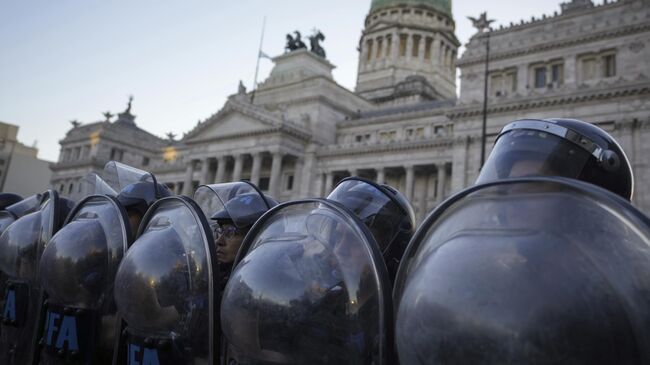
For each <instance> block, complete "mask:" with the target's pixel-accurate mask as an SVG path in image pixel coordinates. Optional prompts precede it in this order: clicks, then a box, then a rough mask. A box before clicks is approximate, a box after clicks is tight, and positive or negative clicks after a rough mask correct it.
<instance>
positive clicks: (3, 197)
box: [0, 193, 23, 210]
mask: <svg viewBox="0 0 650 365" xmlns="http://www.w3.org/2000/svg"><path fill="white" fill-rule="evenodd" d="M21 200H23V197H22V196H20V195H18V194H14V193H0V210H3V209H5V208H7V207H8V206H10V205H12V204H16V203H18V202H19V201H21Z"/></svg>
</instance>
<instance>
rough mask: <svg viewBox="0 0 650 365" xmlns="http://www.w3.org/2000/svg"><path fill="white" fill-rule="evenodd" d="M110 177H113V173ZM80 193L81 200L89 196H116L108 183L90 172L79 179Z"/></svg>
mask: <svg viewBox="0 0 650 365" xmlns="http://www.w3.org/2000/svg"><path fill="white" fill-rule="evenodd" d="M110 176H115V174H114V173H113V174H111V175H110ZM113 179H114V178H113ZM118 184H119V183H118ZM81 192H82V194H83V195H82V196H83V198H85V197H87V196H90V195H108V196H117V191H116V190H115V189H114V188H113V187H112V186H111V185H109V184H108V182H106V181H105V180H104V179H102V178H101V177H99V175H97V174H95V173H92V172H91V173H89V174H87V175H86V176H84V178H83V179H81Z"/></svg>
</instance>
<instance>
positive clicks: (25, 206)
mask: <svg viewBox="0 0 650 365" xmlns="http://www.w3.org/2000/svg"><path fill="white" fill-rule="evenodd" d="M57 195H58V194H57ZM42 199H43V194H34V195H32V196H29V197H27V198H25V199H23V200H21V201H19V202H17V203H14V204H12V205H10V206H8V207H7V208H5V210H6V211H8V212H10V213H11V214H12V215H13V216H14V217H15V219H18V218H20V217H22V216H24V215H27V214H29V213H33V212H35V211H37V210H38V209H39V207H40V204H41V200H42Z"/></svg>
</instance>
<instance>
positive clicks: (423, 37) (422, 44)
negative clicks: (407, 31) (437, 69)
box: [418, 34, 427, 62]
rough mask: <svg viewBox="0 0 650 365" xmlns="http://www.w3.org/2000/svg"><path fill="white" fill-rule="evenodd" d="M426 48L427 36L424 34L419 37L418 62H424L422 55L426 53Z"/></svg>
mask: <svg viewBox="0 0 650 365" xmlns="http://www.w3.org/2000/svg"><path fill="white" fill-rule="evenodd" d="M426 47H427V36H426V34H421V35H420V47H419V51H420V52H419V53H418V59H419V60H420V62H424V53H425V52H426Z"/></svg>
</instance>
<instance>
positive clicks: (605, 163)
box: [477, 119, 634, 200]
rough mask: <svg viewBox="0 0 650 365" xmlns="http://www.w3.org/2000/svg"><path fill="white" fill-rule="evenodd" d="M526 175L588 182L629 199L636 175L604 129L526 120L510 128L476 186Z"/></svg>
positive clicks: (577, 123)
mask: <svg viewBox="0 0 650 365" xmlns="http://www.w3.org/2000/svg"><path fill="white" fill-rule="evenodd" d="M525 176H563V177H568V178H572V179H578V180H582V181H586V182H589V183H592V184H595V185H598V186H601V187H603V188H605V189H607V190H610V191H612V192H614V193H616V194H619V195H620V196H622V197H623V198H625V199H627V200H631V199H632V194H633V192H634V177H633V173H632V167H631V165H630V162H629V161H628V159H627V156H626V155H625V152H624V151H623V149H622V148H621V146H620V145H619V144H618V143H617V142H616V140H615V139H614V138H613V137H612V136H610V135H609V134H608V133H607V132H605V131H604V130H602V129H600V128H598V127H596V126H594V125H593V124H590V123H586V122H583V121H579V120H575V119H523V120H518V121H515V122H512V123H510V124H508V125H506V126H505V127H504V128H503V130H502V131H501V133H500V134H499V136H498V137H497V140H496V143H495V145H494V149H493V150H492V153H490V157H489V158H488V160H487V161H486V163H485V166H483V168H482V169H481V173H480V175H479V177H478V180H477V184H481V183H484V182H488V181H493V180H496V179H504V178H512V177H525Z"/></svg>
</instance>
